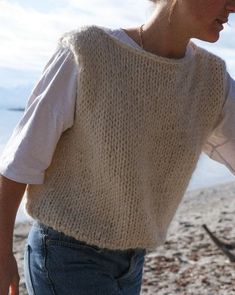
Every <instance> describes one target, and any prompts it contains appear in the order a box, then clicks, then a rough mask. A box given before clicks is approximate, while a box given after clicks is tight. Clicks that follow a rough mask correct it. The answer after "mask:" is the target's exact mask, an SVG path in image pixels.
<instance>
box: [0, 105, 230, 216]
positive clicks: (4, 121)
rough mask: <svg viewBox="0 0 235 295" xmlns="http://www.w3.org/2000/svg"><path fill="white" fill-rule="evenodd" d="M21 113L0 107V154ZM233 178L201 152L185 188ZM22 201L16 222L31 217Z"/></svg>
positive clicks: (207, 185)
mask: <svg viewBox="0 0 235 295" xmlns="http://www.w3.org/2000/svg"><path fill="white" fill-rule="evenodd" d="M22 115H23V112H20V111H10V110H6V109H0V154H1V152H2V150H3V148H4V146H5V144H6V142H7V140H8V139H9V137H10V135H11V133H12V131H13V129H14V127H15V126H16V124H17V123H18V121H19V120H20V118H21V117H22ZM233 180H235V178H234V175H233V174H232V173H231V172H230V171H229V170H228V169H227V168H226V167H225V166H224V165H222V164H220V163H217V162H215V161H213V160H211V159H210V158H209V157H208V156H207V155H205V154H204V153H202V154H201V156H200V159H199V162H198V164H197V168H196V170H195V171H194V173H193V175H192V178H191V181H190V183H189V186H188V188H187V190H188V191H190V190H194V189H198V188H204V187H209V186H213V185H216V184H219V183H225V182H231V181H233ZM24 201H25V200H24V199H23V201H22V203H21V205H20V208H19V210H18V213H17V216H16V222H20V221H24V220H29V219H31V218H30V217H29V216H27V215H26V214H25V212H24Z"/></svg>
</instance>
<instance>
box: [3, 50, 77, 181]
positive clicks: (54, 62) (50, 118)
mask: <svg viewBox="0 0 235 295" xmlns="http://www.w3.org/2000/svg"><path fill="white" fill-rule="evenodd" d="M77 73H78V69H77V65H76V63H75V60H74V56H73V54H72V52H71V51H70V50H69V49H68V48H59V49H57V50H56V52H55V53H54V54H53V56H52V57H51V59H50V60H49V61H48V63H47V64H46V66H45V67H44V70H43V73H42V76H41V77H40V79H39V81H38V82H37V83H36V85H35V87H34V89H33V90H32V92H31V94H30V97H29V99H28V102H27V105H26V110H25V112H24V115H23V117H22V119H21V120H20V122H19V123H18V124H17V126H16V127H15V129H14V131H13V133H12V135H11V137H10V139H9V141H8V142H7V144H6V146H5V148H4V150H3V153H2V154H1V158H0V174H2V175H4V176H5V177H7V178H9V179H12V180H14V181H17V182H21V183H27V184H42V183H43V181H44V172H45V170H46V169H47V168H48V166H49V165H50V163H51V160H52V156H53V153H54V150H55V148H56V145H57V142H58V140H59V138H60V136H61V134H62V132H64V131H65V130H66V129H68V128H70V127H72V125H73V120H74V108H75V100H76V92H77Z"/></svg>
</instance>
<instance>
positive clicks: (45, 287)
mask: <svg viewBox="0 0 235 295" xmlns="http://www.w3.org/2000/svg"><path fill="white" fill-rule="evenodd" d="M145 254H146V250H145V249H128V250H108V249H101V248H99V247H97V246H93V245H89V244H87V243H85V242H82V241H78V240H76V239H74V238H73V237H70V236H67V235H65V234H63V233H62V232H58V231H56V230H54V229H53V228H51V227H49V226H46V225H44V224H42V223H40V222H37V221H35V222H34V224H33V226H32V227H31V229H30V232H29V235H28V240H27V244H26V246H25V252H24V274H25V282H26V287H27V290H28V293H29V295H138V294H140V290H141V282H142V274H143V265H144V259H145Z"/></svg>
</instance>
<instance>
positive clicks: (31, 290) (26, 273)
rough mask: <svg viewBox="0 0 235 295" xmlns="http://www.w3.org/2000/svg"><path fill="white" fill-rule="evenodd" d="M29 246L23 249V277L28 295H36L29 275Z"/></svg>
mask: <svg viewBox="0 0 235 295" xmlns="http://www.w3.org/2000/svg"><path fill="white" fill-rule="evenodd" d="M30 252H31V248H30V245H28V244H27V245H26V246H25V249H24V277H25V284H26V287H27V290H28V293H29V295H36V293H35V290H34V286H33V282H32V275H31V267H30Z"/></svg>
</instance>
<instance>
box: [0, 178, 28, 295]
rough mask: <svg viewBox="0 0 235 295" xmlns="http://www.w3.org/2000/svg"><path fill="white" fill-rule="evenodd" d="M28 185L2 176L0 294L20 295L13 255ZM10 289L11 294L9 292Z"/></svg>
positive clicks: (0, 186) (0, 200)
mask: <svg viewBox="0 0 235 295" xmlns="http://www.w3.org/2000/svg"><path fill="white" fill-rule="evenodd" d="M25 188H26V184H24V183H19V182H15V181H13V180H10V179H7V178H6V177H4V176H2V175H0V294H1V295H8V294H10V295H13V294H14V295H18V294H19V281H20V276H19V273H18V268H17V263H16V260H15V257H14V255H13V232H14V224H15V218H16V213H17V210H18V208H19V205H20V202H21V200H22V197H23V195H24V192H25ZM9 288H10V292H9Z"/></svg>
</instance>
